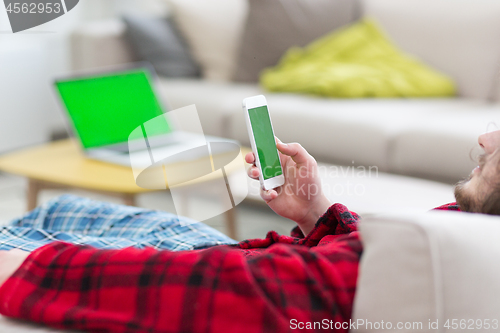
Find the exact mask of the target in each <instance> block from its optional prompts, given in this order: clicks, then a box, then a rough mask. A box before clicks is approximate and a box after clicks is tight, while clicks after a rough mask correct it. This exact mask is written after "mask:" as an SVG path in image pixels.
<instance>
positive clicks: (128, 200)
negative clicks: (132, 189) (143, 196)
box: [123, 194, 136, 206]
mask: <svg viewBox="0 0 500 333" xmlns="http://www.w3.org/2000/svg"><path fill="white" fill-rule="evenodd" d="M123 203H125V205H127V206H135V205H136V204H135V195H134V194H124V195H123Z"/></svg>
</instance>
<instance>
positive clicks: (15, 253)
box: [0, 250, 30, 286]
mask: <svg viewBox="0 0 500 333" xmlns="http://www.w3.org/2000/svg"><path fill="white" fill-rule="evenodd" d="M29 255H30V253H29V252H25V251H21V250H10V251H0V286H1V285H2V284H3V283H4V282H5V281H7V279H8V278H9V277H10V276H11V275H12V274H14V272H15V271H17V269H18V268H19V267H21V264H22V263H23V262H24V260H26V258H27V257H28V256H29Z"/></svg>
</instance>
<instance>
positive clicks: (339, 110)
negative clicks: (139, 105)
mask: <svg viewBox="0 0 500 333" xmlns="http://www.w3.org/2000/svg"><path fill="white" fill-rule="evenodd" d="M165 1H166V0H165ZM339 1H340V0H339ZM167 2H168V3H169V4H170V5H171V7H172V9H171V14H172V16H173V17H174V19H175V18H176V17H179V18H180V19H178V20H177V22H178V25H179V28H180V30H181V31H182V32H185V35H186V36H187V37H191V38H186V40H187V43H188V44H189V46H190V47H191V49H192V50H193V51H195V52H194V56H195V58H196V56H198V59H197V60H198V61H199V62H200V63H201V65H202V68H203V70H204V75H203V77H202V78H194V79H193V78H180V79H179V78H166V77H165V78H162V79H161V85H162V90H163V95H164V97H165V99H166V101H167V102H168V103H169V105H170V107H171V108H179V107H182V106H186V105H190V104H196V106H197V108H198V112H199V113H200V117H201V121H202V125H203V127H204V130H205V133H206V134H211V135H219V136H225V137H229V138H232V139H237V140H239V141H240V142H241V143H242V144H248V143H249V142H248V136H247V133H246V127H245V123H244V118H243V114H242V112H241V100H242V99H243V98H244V97H248V96H252V95H257V94H264V95H265V96H266V97H267V99H268V103H269V107H270V112H271V116H272V119H273V124H274V127H275V131H276V134H277V136H278V137H280V138H281V139H282V140H283V141H295V142H300V143H301V144H302V145H303V146H304V147H305V148H306V149H307V150H308V151H310V153H311V154H312V155H313V156H315V157H316V158H317V159H318V160H319V161H323V162H328V163H337V164H342V165H363V166H376V167H378V169H379V170H380V171H383V172H390V173H397V174H402V175H409V176H417V177H422V178H428V179H433V180H440V181H444V182H448V183H454V182H456V181H458V180H459V179H461V178H463V177H466V176H467V175H468V174H469V173H470V171H471V170H472V169H473V168H474V166H475V162H474V161H473V159H471V158H470V155H471V152H472V155H475V154H477V153H478V152H479V150H478V149H477V148H478V145H477V137H478V135H479V134H481V133H483V132H485V131H487V130H489V129H491V128H495V122H498V121H499V119H500V104H498V102H499V98H500V87H499V75H498V69H499V68H500V65H499V64H500V43H498V40H500V21H499V20H498V19H497V18H498V17H499V15H500V3H498V2H495V1H488V0H480V1H477V2H476V1H471V0H459V1H455V0H439V1H431V0H425V1H419V0H408V1H404V2H402V1H398V0H363V1H359V2H358V4H359V6H360V8H359V12H360V13H359V14H357V17H358V18H359V17H363V16H366V17H371V18H373V19H374V20H375V21H376V22H378V23H379V24H380V26H381V27H382V28H383V30H384V31H385V33H386V34H387V35H388V36H389V38H390V39H392V41H393V42H394V43H395V44H396V45H397V46H398V47H399V48H400V49H401V50H403V51H405V52H407V53H409V54H411V55H413V56H415V57H417V58H419V59H420V60H422V61H423V62H424V63H426V64H428V65H430V66H432V67H433V68H435V69H437V70H439V71H441V72H443V73H445V74H447V75H449V76H450V77H451V78H453V79H454V81H455V82H456V84H457V87H458V95H457V96H456V97H453V98H406V99H402V98H398V99H330V98H322V97H315V96H306V95H299V94H287V93H269V92H267V91H265V90H264V89H263V88H262V87H260V86H259V84H258V83H257V82H235V81H234V80H232V79H231V76H228V75H227V74H224V75H222V74H221V75H217V73H219V72H220V73H222V72H223V70H224V71H233V72H235V71H237V70H238V68H236V67H237V66H238V63H237V58H238V57H237V52H238V51H237V50H235V49H237V48H241V47H242V46H241V45H240V44H238V43H241V39H242V38H243V37H242V36H244V33H245V31H244V30H245V18H246V16H247V15H250V14H248V13H247V12H248V11H249V9H248V4H245V0H240V1H234V2H231V5H227V6H225V7H223V3H222V2H221V1H217V0H211V1H209V2H206V3H205V4H204V5H199V4H198V5H197V4H196V3H197V2H196V1H195V0H190V1H184V2H182V1H177V0H168V1H167ZM255 2H258V1H255ZM261 2H262V1H261ZM264 2H265V1H264ZM209 4H212V5H211V6H212V7H217V6H219V7H220V8H211V7H209ZM238 4H239V5H238ZM204 13H207V15H204ZM197 15H198V16H197ZM221 15H222V16H221ZM224 15H226V16H227V17H228V18H229V17H230V18H231V20H230V21H227V22H224V26H225V27H226V28H227V29H226V30H223V29H222V28H221V26H216V27H214V28H213V31H211V30H210V24H212V25H214V26H215V25H217V20H219V21H220V19H221V17H226V16H224ZM204 17H205V18H204ZM206 17H213V18H212V20H211V21H210V20H209V19H207V18H206ZM195 20H198V21H199V22H198V21H196V22H197V23H196V24H190V22H195ZM346 21H347V19H346ZM344 23H345V22H344ZM196 29H199V30H201V31H202V32H203V38H198V39H197V38H194V37H193V36H190V34H191V35H193V34H194V33H196V32H199V31H197V30H196ZM190 30H192V31H190ZM224 31H231V33H229V32H228V33H227V36H226V35H222V36H221V34H224V33H225V32H224ZM211 34H216V35H217V36H218V37H219V40H217V39H216V38H214V37H213V36H211ZM221 40H222V42H221ZM210 42H211V43H212V44H214V46H213V48H215V49H220V50H225V52H227V53H230V54H231V56H228V55H220V56H219V55H217V54H215V55H214V54H213V53H214V50H213V49H212V48H210V44H209V43H210ZM71 43H72V54H73V56H72V59H73V67H74V68H75V69H76V70H85V69H90V68H99V67H105V66H110V65H116V64H120V63H126V62H131V61H134V60H137V58H136V57H135V55H134V52H133V50H132V49H131V46H130V45H129V44H128V41H127V39H126V38H125V26H124V24H123V23H122V22H121V21H120V20H118V19H116V20H110V21H101V22H93V23H90V24H86V25H84V26H82V27H80V28H79V29H77V30H76V31H75V32H74V34H73V35H72V41H71ZM217 43H219V44H217ZM224 43H225V44H224ZM229 44H230V45H229ZM200 50H201V51H200ZM217 56H218V57H219V58H220V59H216V57H217ZM203 57H211V58H210V59H208V60H207V59H204V58H203ZM210 61H212V63H210ZM223 64H226V65H225V66H223ZM217 66H218V67H217ZM217 68H219V69H220V70H219V72H217V71H215V70H216V69H217ZM214 71H215V74H214ZM224 73H225V72H224Z"/></svg>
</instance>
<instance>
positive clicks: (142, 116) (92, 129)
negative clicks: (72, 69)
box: [56, 69, 172, 148]
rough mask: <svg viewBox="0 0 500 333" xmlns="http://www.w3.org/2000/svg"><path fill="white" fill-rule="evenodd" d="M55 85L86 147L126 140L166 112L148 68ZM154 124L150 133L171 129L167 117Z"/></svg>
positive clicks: (70, 80)
mask: <svg viewBox="0 0 500 333" xmlns="http://www.w3.org/2000/svg"><path fill="white" fill-rule="evenodd" d="M56 87H57V90H58V91H59V94H60V96H61V98H62V101H63V104H64V106H65V107H66V109H67V111H68V113H69V115H70V117H71V120H72V121H73V125H74V127H75V129H76V132H77V133H78V136H79V137H80V140H81V141H82V145H83V146H84V147H85V148H96V147H101V146H106V145H112V144H116V143H125V142H127V141H128V137H129V135H130V133H131V132H132V131H133V130H134V129H136V128H137V127H138V126H141V125H142V124H143V123H144V122H146V121H148V120H150V119H153V118H155V117H157V116H159V115H161V114H163V109H162V107H161V105H160V102H159V101H158V98H157V96H156V94H155V93H154V90H153V86H152V83H151V74H150V73H149V71H148V70H147V69H133V70H128V71H123V72H115V73H111V74H103V75H98V76H92V77H85V78H75V79H67V80H63V81H58V82H56ZM154 123H155V128H149V127H148V135H150V136H151V135H158V134H165V133H169V132H171V131H172V129H171V127H170V125H169V124H168V123H167V121H166V120H165V121H164V122H157V121H155V122H154Z"/></svg>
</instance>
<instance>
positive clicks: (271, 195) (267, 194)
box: [260, 188, 278, 203]
mask: <svg viewBox="0 0 500 333" xmlns="http://www.w3.org/2000/svg"><path fill="white" fill-rule="evenodd" d="M260 196H261V198H262V199H264V201H265V202H267V203H269V201H271V200H273V199H276V198H277V197H278V192H276V191H275V190H269V191H266V190H264V189H263V188H261V189H260Z"/></svg>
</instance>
